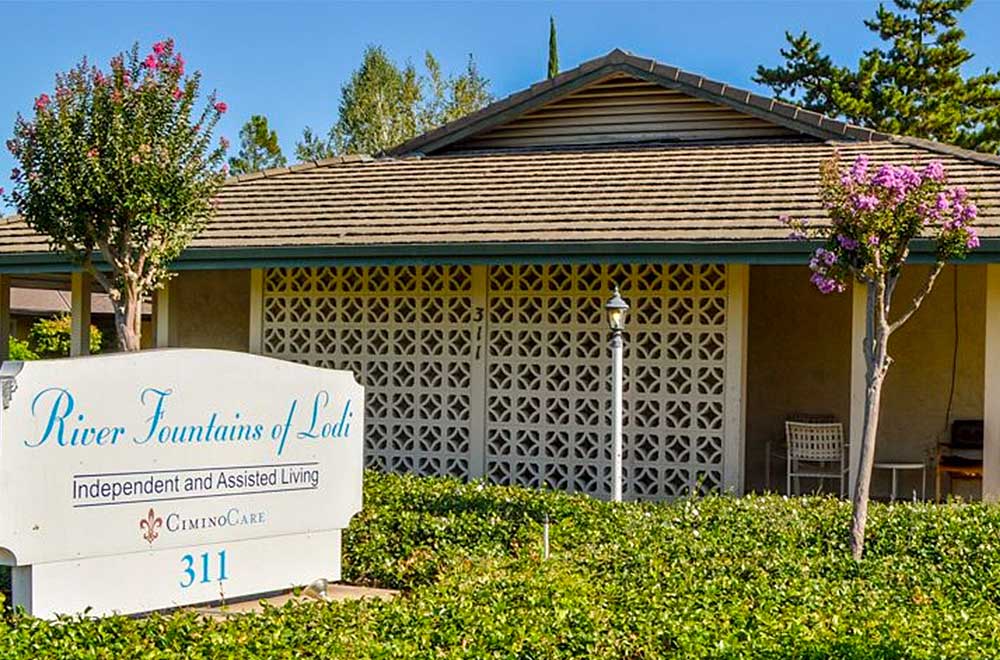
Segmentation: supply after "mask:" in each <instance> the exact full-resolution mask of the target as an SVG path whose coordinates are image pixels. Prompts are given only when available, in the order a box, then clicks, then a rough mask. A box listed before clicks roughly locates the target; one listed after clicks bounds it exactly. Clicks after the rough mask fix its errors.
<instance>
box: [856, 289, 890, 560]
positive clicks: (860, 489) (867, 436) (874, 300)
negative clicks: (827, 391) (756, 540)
mask: <svg viewBox="0 0 1000 660" xmlns="http://www.w3.org/2000/svg"><path fill="white" fill-rule="evenodd" d="M886 294H887V287H886V284H885V282H879V283H877V284H870V285H869V286H868V304H867V308H868V309H867V317H868V318H867V330H866V332H865V363H866V366H867V369H866V373H865V422H864V429H863V432H862V435H861V457H860V461H859V464H858V476H857V481H856V482H855V484H854V512H853V516H852V519H851V555H852V556H853V557H854V559H855V560H856V561H860V560H861V556H862V555H863V554H864V549H865V524H866V523H867V522H868V496H869V493H870V490H871V481H872V467H873V465H874V463H875V438H876V436H877V434H878V417H879V404H880V402H881V399H882V383H883V382H884V380H885V373H886V371H887V370H888V368H889V355H888V344H889V333H890V331H889V323H888V319H887V316H888V314H887V307H888V305H887V301H886Z"/></svg>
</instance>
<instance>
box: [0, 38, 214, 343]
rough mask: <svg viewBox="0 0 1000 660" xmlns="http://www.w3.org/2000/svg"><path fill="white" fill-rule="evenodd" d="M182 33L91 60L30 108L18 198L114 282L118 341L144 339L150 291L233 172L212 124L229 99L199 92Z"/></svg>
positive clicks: (60, 242) (41, 227)
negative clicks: (182, 48) (181, 49)
mask: <svg viewBox="0 0 1000 660" xmlns="http://www.w3.org/2000/svg"><path fill="white" fill-rule="evenodd" d="M199 88H200V75H199V74H198V73H197V72H196V73H194V74H192V75H185V72H184V59H183V58H182V57H181V54H180V53H178V52H176V51H175V50H174V44H173V42H172V41H171V40H166V41H161V42H158V43H156V44H154V45H153V47H152V51H151V52H150V53H148V54H140V52H139V46H138V44H137V45H135V46H133V48H132V49H131V50H130V51H128V52H127V53H122V54H120V55H118V56H116V57H115V58H113V59H112V60H111V64H110V69H109V70H107V71H104V70H101V69H99V68H97V67H94V66H91V65H89V64H88V63H87V61H86V60H83V61H82V62H81V63H80V64H79V65H77V66H76V67H75V68H73V69H71V70H70V71H69V72H67V73H63V74H59V75H57V76H56V81H55V92H54V94H53V96H49V95H48V94H41V95H40V96H38V98H36V99H35V102H34V106H33V107H34V115H33V116H31V117H27V118H26V117H23V116H20V115H19V116H18V118H17V121H16V123H15V125H14V137H13V138H12V139H11V140H9V141H8V143H7V146H8V148H9V149H10V152H11V153H12V154H13V155H14V157H15V158H16V159H17V161H18V162H19V167H18V168H16V169H15V170H14V171H13V172H12V173H11V179H12V181H13V186H12V190H11V192H10V195H9V200H10V201H11V203H12V204H13V205H14V206H15V208H16V209H17V211H18V213H20V215H21V216H22V217H23V218H24V221H25V222H26V223H27V224H28V225H29V226H30V227H32V228H33V229H35V230H36V231H38V232H40V233H42V234H44V235H46V236H48V238H49V241H50V243H51V246H52V247H53V249H56V250H62V251H64V252H66V254H68V255H69V257H70V258H71V259H72V260H73V261H74V262H75V263H76V264H78V265H79V266H80V267H81V268H82V269H83V270H85V271H86V272H88V273H90V274H91V275H92V276H93V277H94V279H95V280H97V282H98V283H99V284H100V285H101V286H102V287H103V288H104V289H105V291H107V293H108V295H109V297H110V298H111V303H112V306H113V308H114V315H115V326H116V329H117V335H118V345H119V346H120V348H121V349H122V350H126V351H137V350H139V340H140V335H141V321H142V302H143V300H144V299H146V298H147V297H148V296H149V295H150V294H151V293H152V292H153V291H155V290H156V289H157V288H159V287H160V286H162V284H163V283H164V282H165V281H166V280H167V278H168V276H169V273H168V270H167V269H168V265H169V263H170V262H171V260H173V259H174V258H175V257H177V256H178V254H180V252H181V250H183V249H184V248H185V247H186V246H187V245H188V243H189V242H190V241H191V239H192V238H193V237H194V236H195V235H196V234H197V233H198V232H199V231H200V230H201V228H202V227H203V226H204V223H205V221H206V220H207V218H208V215H209V213H210V211H211V209H212V201H211V200H212V199H213V197H214V195H215V192H216V191H217V189H218V187H219V185H220V184H221V183H222V181H223V179H224V178H225V175H226V172H227V171H228V166H227V165H225V164H224V162H223V159H224V155H225V150H226V147H227V146H228V144H227V143H226V141H225V139H220V140H219V141H218V142H215V141H214V140H213V138H212V133H213V131H214V129H215V127H216V124H217V122H218V121H219V118H220V117H221V116H222V114H223V113H224V112H225V111H226V104H225V103H223V102H221V101H218V100H217V99H216V97H215V94H214V93H212V94H210V95H208V97H207V100H206V101H205V102H203V103H199Z"/></svg>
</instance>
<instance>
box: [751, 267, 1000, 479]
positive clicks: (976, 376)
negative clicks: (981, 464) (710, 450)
mask: <svg viewBox="0 0 1000 660" xmlns="http://www.w3.org/2000/svg"><path fill="white" fill-rule="evenodd" d="M926 272H927V269H926V267H916V266H915V267H912V268H907V269H906V271H905V272H904V275H903V278H902V279H901V280H900V283H899V285H898V287H897V292H896V297H895V300H896V310H895V314H898V313H899V311H900V310H901V309H902V308H903V306H904V303H905V302H907V301H909V300H911V299H912V296H913V293H914V292H915V291H916V290H917V288H918V287H919V286H920V285H921V284H922V282H923V277H924V276H925V274H926ZM957 273H958V297H957V302H958V305H957V312H958V317H957V318H958V344H957V353H956V352H955V351H956V343H955V339H956V335H955V319H956V316H955V311H956V305H955V302H956V297H955V283H956V280H955V274H956V268H955V267H954V266H948V267H947V268H946V269H945V271H944V272H943V273H942V274H941V276H940V277H939V279H938V282H937V285H936V287H935V289H934V291H933V292H932V293H931V295H930V296H929V297H928V299H927V300H926V301H925V303H924V306H923V307H922V308H921V309H920V311H919V312H918V313H917V314H916V315H915V316H914V317H913V318H912V319H911V320H910V322H909V323H908V324H907V325H906V326H904V327H903V328H902V329H901V330H899V332H897V333H896V334H895V335H893V337H892V339H891V340H890V344H889V352H890V355H892V357H893V359H894V363H893V365H892V367H891V368H890V370H889V375H888V377H887V379H886V384H885V388H884V390H883V398H882V416H881V420H880V432H879V439H878V446H877V460H909V461H918V460H924V459H926V458H927V457H928V456H929V454H930V453H931V452H932V451H933V449H934V447H935V444H936V443H937V441H938V440H939V439H942V438H944V437H945V433H946V429H947V420H946V416H947V415H948V399H949V392H950V390H951V380H952V364H953V356H957V360H955V361H954V364H955V365H956V370H955V374H956V378H955V394H954V400H953V405H952V412H951V415H950V418H951V419H963V418H972V419H981V418H982V414H983V413H982V411H983V368H984V362H983V360H984V353H983V351H984V335H983V331H984V323H985V318H984V308H985V275H986V271H985V267H982V266H959V267H958V270H957ZM808 275H809V274H808V270H807V269H806V268H804V267H791V266H754V267H751V269H750V305H749V314H750V318H749V327H748V335H749V339H748V356H747V438H746V442H747V445H746V461H747V462H746V485H747V488H748V489H752V490H760V489H762V488H763V487H764V454H765V449H764V446H765V442H766V441H767V440H768V439H770V440H771V441H772V442H775V441H778V440H780V439H781V438H782V436H783V433H784V431H783V426H782V425H783V422H784V420H785V418H786V416H788V415H789V414H790V413H793V412H796V413H812V414H832V415H834V416H835V417H837V419H839V420H840V421H842V422H843V424H844V429H845V433H847V432H848V431H849V429H848V422H849V420H850V368H851V367H850V351H851V345H850V344H851V292H850V291H847V292H845V293H844V294H840V295H831V296H823V295H821V294H819V293H818V292H816V291H815V289H814V288H813V287H812V286H811V285H810V284H809V283H808ZM775 462H776V464H775V465H774V466H773V470H772V482H771V485H772V489H775V488H778V487H780V488H782V489H783V488H784V481H783V480H784V464H783V463H782V462H781V461H780V459H776V461H775ZM888 479H889V477H888V474H886V473H879V474H878V475H876V482H875V486H874V492H875V494H876V495H886V494H888V483H889V482H888ZM927 485H928V496H931V495H932V494H933V474H932V473H931V472H928V484H927ZM970 485H971V484H962V485H961V487H957V488H956V490H955V492H956V493H961V494H963V495H965V496H970V495H973V494H976V493H977V492H978V484H976V485H975V486H976V487H975V488H968V487H967V486H970ZM914 488H919V477H918V476H916V475H913V474H910V475H902V480H901V482H900V491H901V492H903V493H910V492H911V491H912V490H913V489H914Z"/></svg>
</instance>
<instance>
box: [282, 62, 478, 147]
mask: <svg viewBox="0 0 1000 660" xmlns="http://www.w3.org/2000/svg"><path fill="white" fill-rule="evenodd" d="M424 67H425V68H426V71H427V72H426V74H425V75H421V74H420V73H419V72H418V71H417V69H416V67H414V66H413V64H411V63H407V64H406V65H404V66H402V67H400V66H398V65H396V64H395V63H394V62H393V61H392V60H390V59H389V56H388V55H387V54H386V52H385V50H384V49H383V48H382V47H381V46H369V47H368V48H367V49H366V50H365V53H364V56H363V58H362V62H361V66H360V67H358V69H357V70H356V71H355V72H354V73H353V74H352V75H351V79H350V80H349V81H348V82H347V84H345V85H344V86H343V87H342V88H341V100H340V114H339V117H338V119H337V123H336V124H334V126H333V128H331V129H330V132H329V133H328V135H327V137H326V138H325V139H324V138H322V137H320V136H319V135H318V134H316V133H315V132H314V131H313V130H312V129H311V128H308V127H307V128H306V129H305V130H304V131H303V135H302V141H301V142H299V143H298V144H297V145H296V155H297V156H298V158H299V159H300V160H318V159H321V158H328V157H330V156H335V155H339V154H379V153H381V152H383V151H385V150H387V149H389V148H391V147H394V146H396V145H398V144H401V143H403V142H405V141H406V140H409V139H410V138H412V137H415V136H417V135H419V134H421V133H423V132H425V131H429V130H431V129H433V128H436V127H438V126H440V125H442V124H445V123H447V122H449V121H452V120H454V119H458V118H459V117H462V116H465V115H467V114H469V113H470V112H474V111H476V110H478V109H480V108H482V107H483V106H484V105H486V104H487V103H489V102H490V100H491V96H490V93H489V81H488V80H487V79H486V78H484V77H483V76H482V75H480V73H479V70H478V69H477V68H476V64H475V61H474V60H473V59H472V56H471V55H470V56H469V60H468V64H467V65H466V69H465V71H464V72H463V73H461V74H459V75H456V76H451V77H448V76H445V75H444V74H443V73H442V71H441V65H440V64H439V63H438V61H437V60H436V59H435V58H434V56H433V55H431V54H430V53H429V52H428V53H426V55H425V57H424Z"/></svg>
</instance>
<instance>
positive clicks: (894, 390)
mask: <svg viewBox="0 0 1000 660" xmlns="http://www.w3.org/2000/svg"><path fill="white" fill-rule="evenodd" d="M956 273H957V284H958V288H957V294H958V295H957V298H956V288H955V285H956ZM926 274H927V268H925V267H913V268H908V269H906V271H905V272H904V274H903V277H902V279H900V282H899V285H898V286H897V287H896V295H895V297H894V299H895V300H896V301H897V302H896V307H897V313H898V311H901V310H902V309H904V303H908V301H910V300H912V298H913V295H914V293H915V292H916V291H917V290H918V289H919V287H920V286H921V285H922V284H923V282H924V279H925V277H926ZM956 300H957V305H956ZM985 308H986V267H985V266H958V267H956V266H947V267H946V268H945V270H944V271H943V272H942V273H941V276H940V277H939V278H938V281H937V284H936V285H935V287H934V290H933V291H932V292H931V294H930V296H929V297H928V298H927V300H926V301H925V302H924V305H923V306H922V307H921V308H920V310H919V311H918V312H917V313H916V314H915V315H914V316H913V318H911V319H910V321H909V322H908V323H907V324H906V325H905V326H903V327H902V328H901V329H900V330H899V331H898V332H896V333H895V334H894V335H893V336H892V338H891V339H890V340H889V355H891V356H892V358H893V360H894V361H893V364H892V367H890V369H889V374H888V376H887V377H886V382H885V389H884V390H883V394H882V416H881V418H880V423H879V427H880V428H879V439H878V446H877V448H876V452H877V454H876V455H877V458H878V459H882V460H892V459H900V460H923V459H926V458H927V457H928V456H930V455H932V454H933V452H934V450H935V447H936V445H937V442H938V441H940V440H944V439H946V438H947V437H948V428H949V423H950V420H949V413H948V400H949V393H950V391H951V382H952V369H953V365H954V373H955V393H954V398H953V403H952V408H951V414H950V419H982V417H983V377H984V364H985V363H984V350H985V334H984V331H985V327H986V326H985V324H986V317H985ZM956 312H957V317H956ZM956 318H957V330H958V333H957V346H956ZM973 485H974V486H975V487H974V488H969V487H970V486H973ZM958 486H959V484H956V489H955V492H956V493H958V494H962V495H964V496H970V495H974V494H975V495H978V488H979V485H978V483H976V484H971V483H969V482H965V483H963V484H961V487H958ZM932 487H933V479H932V477H931V476H928V492H930V491H932V490H933V488H932ZM914 488H919V482H918V481H917V480H916V479H915V478H911V479H908V480H906V481H905V482H902V483H901V490H903V491H904V492H905V493H910V492H912V490H913V489H914Z"/></svg>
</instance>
